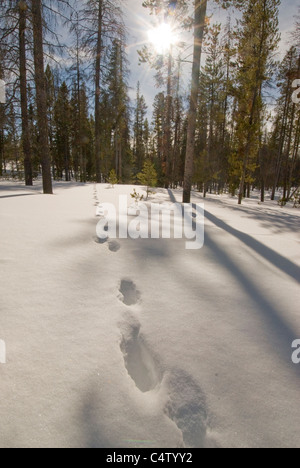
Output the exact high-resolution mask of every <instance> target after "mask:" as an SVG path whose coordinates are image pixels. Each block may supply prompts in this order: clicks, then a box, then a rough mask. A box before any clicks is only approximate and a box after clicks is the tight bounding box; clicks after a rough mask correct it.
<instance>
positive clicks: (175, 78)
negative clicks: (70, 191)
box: [0, 0, 300, 204]
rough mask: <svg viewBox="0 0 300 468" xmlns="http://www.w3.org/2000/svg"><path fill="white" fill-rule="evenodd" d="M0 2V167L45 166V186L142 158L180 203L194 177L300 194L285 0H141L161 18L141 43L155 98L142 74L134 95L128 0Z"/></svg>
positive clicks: (114, 174)
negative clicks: (216, 11)
mask: <svg viewBox="0 0 300 468" xmlns="http://www.w3.org/2000/svg"><path fill="white" fill-rule="evenodd" d="M0 3H1V16H0V44H1V49H0V79H1V80H3V81H4V82H5V83H6V102H5V103H3V104H0V177H1V178H12V177H15V178H18V179H20V180H24V182H25V184H26V185H27V186H31V185H32V184H33V183H34V180H35V179H36V178H38V177H39V176H42V179H43V188H44V193H48V194H49V193H50V194H51V193H52V180H65V181H71V180H76V181H79V182H83V183H85V182H97V183H101V182H106V181H108V180H113V181H114V183H115V182H119V183H120V184H134V183H139V181H140V180H141V172H142V171H143V169H144V172H145V171H146V172H147V171H148V173H149V172H150V175H151V174H152V178H153V179H154V180H155V181H156V182H157V184H158V185H159V186H161V187H165V188H168V187H170V188H177V187H183V189H184V199H183V200H184V201H185V202H188V201H189V199H190V192H191V189H192V188H193V189H195V190H198V191H200V192H202V193H203V196H204V197H205V196H206V194H207V193H209V192H210V193H217V194H222V193H224V192H228V193H230V194H232V195H233V196H234V195H238V201H239V203H241V202H242V199H243V198H244V197H250V194H251V190H252V189H253V188H256V189H259V190H260V191H261V201H262V202H263V201H264V200H265V196H266V193H270V195H271V199H272V200H274V199H275V197H276V193H277V189H278V188H280V189H281V192H280V193H281V196H280V203H282V204H285V203H287V201H289V200H294V199H296V198H297V197H298V198H299V187H300V155H299V144H300V107H299V99H298V94H297V88H299V83H300V81H299V79H300V16H299V17H295V18H291V34H290V41H289V44H288V45H287V46H286V50H285V53H284V54H283V56H282V58H281V59H280V54H279V47H280V46H281V50H282V43H281V37H280V28H279V7H280V3H281V2H280V0H243V1H239V0H232V1H230V0H228V1H221V0H218V1H215V2H213V0H195V1H186V0H177V1H174V0H173V1H171V0H147V1H145V2H144V4H143V6H144V7H145V9H147V10H148V11H149V12H150V13H151V17H152V18H153V24H156V25H160V26H158V28H160V31H161V27H163V28H167V31H165V33H164V34H163V35H162V36H158V37H159V38H162V39H163V41H162V43H160V44H156V45H155V37H152V40H151V41H150V39H149V43H145V44H142V45H141V47H140V50H139V61H140V66H141V67H145V68H150V69H151V70H152V72H153V88H155V87H156V88H157V94H156V96H155V98H154V102H153V107H152V109H149V104H148V103H147V102H146V99H145V97H144V96H143V93H142V91H141V88H142V86H141V85H142V84H141V83H139V82H137V83H136V97H135V99H132V98H130V86H129V76H130V63H129V61H128V56H127V45H128V37H129V31H128V28H127V26H126V21H125V18H124V8H123V6H124V4H125V3H126V2H125V0H124V1H123V0H115V1H111V0H83V1H80V2H77V1H67V0H43V1H42V0H32V1H29V0H28V1H25V0H21V1H19V0H1V2H0ZM212 3H214V4H218V5H219V6H220V7H222V8H223V9H224V10H223V11H224V15H223V16H224V18H226V21H223V22H222V23H218V22H215V21H214V17H211V16H209V15H208V7H209V6H210V4H212ZM62 30H63V31H64V34H61V31H62ZM158 30H159V29H158ZM152 36H153V35H152ZM154 36H155V31H154ZM149 37H150V35H149ZM187 68H188V70H190V68H191V72H189V75H190V79H189V82H188V83H186V73H185V72H184V71H186V69H187Z"/></svg>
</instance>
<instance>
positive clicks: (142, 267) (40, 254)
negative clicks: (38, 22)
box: [0, 182, 300, 448]
mask: <svg viewBox="0 0 300 468" xmlns="http://www.w3.org/2000/svg"><path fill="white" fill-rule="evenodd" d="M40 192H41V188H40V186H37V187H35V188H34V189H28V188H23V187H22V186H21V185H20V184H13V183H10V182H3V183H1V187H0V219H1V229H0V264H1V271H2V275H1V281H0V296H1V309H0V340H3V341H4V342H5V344H6V364H0V394H1V399H0V416H1V419H0V446H1V447H107V448H110V447H113V448H118V447H161V448H166V447H172V448H176V447H298V448H299V447H300V435H299V426H300V405H299V384H300V380H299V379H300V365H298V366H297V365H295V364H293V363H292V361H291V355H292V348H291V344H292V342H293V341H294V340H295V339H297V338H300V316H299V299H300V289H299V282H300V246H299V243H300V236H299V232H300V211H299V210H296V209H292V208H290V207H285V208H279V207H278V206H277V205H276V203H274V202H266V204H264V205H260V204H258V201H257V200H255V199H252V200H249V201H246V202H244V204H243V206H242V207H238V206H237V204H236V200H232V199H230V198H229V197H228V196H223V197H217V196H209V197H208V199H207V200H206V202H205V209H206V228H205V245H204V248H203V249H201V250H198V251H197V250H195V251H188V250H185V248H184V241H183V240H182V241H181V240H174V239H172V240H167V239H164V240H151V239H149V240H117V241H110V242H104V243H99V241H98V240H97V237H96V225H97V222H98V219H97V217H96V216H95V210H96V206H97V205H98V204H101V203H103V202H113V203H117V201H118V196H119V195H120V194H127V195H129V194H130V192H132V187H120V186H116V188H115V189H108V188H107V185H98V186H95V185H85V186H84V185H81V184H69V185H66V184H64V183H58V184H56V186H55V195H54V196H45V195H42V194H41V193H40ZM180 198H181V196H180V191H173V192H170V193H168V192H167V191H165V190H157V195H155V196H154V197H153V199H154V200H156V201H163V200H165V201H168V202H170V201H174V199H177V200H178V201H180ZM193 201H194V202H199V203H201V202H202V198H201V195H200V194H196V193H195V194H194V200H193Z"/></svg>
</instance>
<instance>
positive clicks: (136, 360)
mask: <svg viewBox="0 0 300 468" xmlns="http://www.w3.org/2000/svg"><path fill="white" fill-rule="evenodd" d="M140 328H141V325H140V323H139V322H138V321H136V320H135V319H134V318H132V317H130V323H129V322H128V323H127V324H126V325H123V327H122V342H121V346H120V347H121V351H122V353H123V356H124V362H125V366H126V369H127V372H128V374H129V375H130V377H131V378H132V380H133V381H134V382H135V384H136V386H137V388H139V390H141V392H143V393H146V392H149V391H151V390H153V389H154V388H155V387H156V386H157V385H158V384H159V383H160V381H161V378H160V373H159V371H158V368H157V365H156V363H155V361H154V359H153V357H152V355H151V353H150V351H149V350H148V348H147V346H146V344H145V342H144V339H143V336H142V335H141V334H140Z"/></svg>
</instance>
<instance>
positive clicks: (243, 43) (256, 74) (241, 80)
mask: <svg viewBox="0 0 300 468" xmlns="http://www.w3.org/2000/svg"><path fill="white" fill-rule="evenodd" d="M279 4H280V0H247V2H245V4H244V7H243V19H242V20H241V28H240V31H239V33H238V41H239V43H238V63H239V70H238V74H237V79H238V87H237V101H238V111H237V118H236V135H235V138H236V152H235V157H234V163H235V168H236V171H237V174H238V175H239V178H240V183H239V204H241V203H242V198H243V196H244V190H245V183H248V184H249V186H250V183H251V182H252V176H253V172H254V170H255V168H256V163H257V157H258V153H259V148H260V141H261V130H262V111H263V96H262V93H263V87H264V85H265V83H266V82H267V81H268V78H269V76H268V73H269V72H270V65H271V64H272V55H273V53H274V51H275V50H276V48H277V45H278V41H279V35H278V6H279Z"/></svg>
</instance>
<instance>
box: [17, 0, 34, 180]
mask: <svg viewBox="0 0 300 468" xmlns="http://www.w3.org/2000/svg"><path fill="white" fill-rule="evenodd" d="M26 12H27V5H26V3H25V2H19V54H20V95H21V114H22V145H23V154H24V171H25V185H27V186H32V185H33V180H32V164H31V145H30V134H29V120H28V99H27V70H26V43H25V31H26V14H27V13H26Z"/></svg>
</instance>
